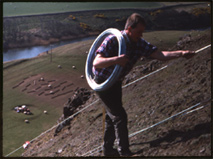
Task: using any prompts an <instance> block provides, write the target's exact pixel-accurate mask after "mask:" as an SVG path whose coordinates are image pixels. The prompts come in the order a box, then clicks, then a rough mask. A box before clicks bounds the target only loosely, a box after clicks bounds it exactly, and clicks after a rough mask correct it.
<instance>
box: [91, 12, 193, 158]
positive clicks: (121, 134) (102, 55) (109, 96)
mask: <svg viewBox="0 0 213 159" xmlns="http://www.w3.org/2000/svg"><path fill="white" fill-rule="evenodd" d="M145 27H146V24H145V20H144V19H143V18H142V16H141V15H139V14H137V13H134V14H132V15H131V16H129V18H128V19H127V21H126V25H125V29H124V30H123V31H121V33H122V34H123V36H124V38H125V41H126V54H125V55H120V56H118V41H117V38H116V36H115V35H109V36H107V37H106V38H105V40H104V42H103V43H102V44H101V46H100V47H99V48H98V49H97V51H96V57H95V59H94V61H93V73H94V75H95V81H96V82H97V83H99V84H100V83H102V82H104V81H105V80H106V79H107V78H108V77H109V76H110V74H111V73H112V71H113V69H114V66H115V65H116V64H118V65H120V66H122V67H123V71H122V73H121V75H120V77H119V79H118V80H117V81H116V82H115V84H114V85H112V86H111V87H110V88H109V89H107V90H105V91H98V92H97V94H98V95H99V97H100V99H101V100H102V101H103V103H104V107H105V109H106V117H105V118H106V120H105V121H106V123H105V124H106V126H105V134H104V145H103V152H104V156H132V155H133V153H132V152H131V151H130V149H129V139H128V129H127V114H126V111H125V110H124V108H123V106H122V80H123V79H124V77H125V75H127V74H128V73H129V72H130V70H131V69H132V68H133V66H134V64H135V63H136V62H137V60H138V59H140V58H141V57H149V58H153V59H158V60H162V61H166V60H171V59H175V58H179V57H186V58H188V57H192V56H193V55H195V52H194V51H189V50H186V51H183V50H178V51H160V50H158V48H157V47H156V46H153V45H151V44H150V43H149V42H147V41H145V40H144V39H143V38H142V35H143V32H144V30H145ZM116 138H117V141H118V149H117V150H116V149H114V148H113V145H114V141H115V139H116Z"/></svg>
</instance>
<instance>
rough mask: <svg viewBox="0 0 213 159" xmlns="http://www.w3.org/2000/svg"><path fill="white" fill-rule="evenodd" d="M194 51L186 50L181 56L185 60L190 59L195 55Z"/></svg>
mask: <svg viewBox="0 0 213 159" xmlns="http://www.w3.org/2000/svg"><path fill="white" fill-rule="evenodd" d="M195 54H196V53H195V51H190V50H186V51H183V52H182V56H183V57H185V58H186V59H190V58H192V57H193V56H194V55H195Z"/></svg>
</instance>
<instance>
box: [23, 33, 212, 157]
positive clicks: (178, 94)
mask: <svg viewBox="0 0 213 159" xmlns="http://www.w3.org/2000/svg"><path fill="white" fill-rule="evenodd" d="M210 43H211V35H210V31H209V34H206V35H204V36H197V37H194V38H192V39H190V40H189V41H184V40H183V39H182V41H179V42H177V45H175V46H174V47H173V48H170V49H172V50H175V49H180V47H181V49H192V50H197V49H199V48H201V47H204V46H206V45H208V44H210ZM180 44H181V45H180ZM166 65H168V67H167V68H165V69H164V70H162V71H159V72H157V73H155V74H152V75H150V76H149V77H147V78H145V79H143V80H140V81H138V82H136V83H134V84H132V85H130V86H128V87H126V88H123V105H124V108H125V109H126V111H127V114H128V127H129V134H130V135H132V137H130V149H131V150H132V151H133V152H134V153H135V155H137V156H146V157H147V156H150V157H151V156H205V157H206V156H211V49H210V48H208V49H206V50H204V51H202V52H201V53H198V54H197V55H196V56H194V57H193V58H191V59H184V58H179V59H176V60H173V61H169V62H159V61H156V60H149V61H145V64H144V65H139V66H137V67H135V68H134V69H133V70H132V71H131V73H130V74H129V75H128V76H126V79H125V80H124V82H123V84H124V85H126V84H128V83H130V82H132V81H134V80H136V79H138V78H139V77H142V76H144V75H146V74H148V73H150V72H153V71H155V70H157V69H159V68H161V67H163V66H166ZM97 100H98V98H97V96H96V95H95V93H94V92H92V95H91V97H90V99H89V100H88V101H87V102H86V103H85V104H83V105H81V106H80V107H78V110H77V111H79V110H82V109H83V108H85V110H84V111H82V112H81V113H79V114H77V115H75V117H74V118H73V119H72V120H71V121H70V124H68V125H67V126H65V127H64V128H63V129H62V130H61V131H60V132H59V133H58V134H57V135H55V136H54V134H55V128H54V129H52V130H51V131H49V132H47V133H45V134H44V135H42V136H41V137H39V138H37V139H36V140H34V141H33V142H32V143H30V145H29V147H28V148H27V149H26V150H25V152H24V153H23V154H22V156H24V157H38V156H39V157H40V156H43V157H74V156H102V152H101V151H97V150H100V148H99V149H97V150H96V151H94V153H87V152H89V151H91V150H94V149H95V148H98V147H99V146H101V144H102V136H103V130H102V125H103V123H102V114H103V113H102V103H101V102H100V101H97ZM95 101H97V102H95ZM93 102H95V103H93ZM91 103H93V104H92V105H90V104H91ZM199 103H200V104H199ZM196 104H197V107H195V108H194V109H197V108H198V109H197V110H196V111H191V112H189V111H187V112H186V113H183V114H181V115H179V116H176V117H174V118H172V119H170V120H168V121H165V122H161V121H163V120H164V119H167V118H169V117H171V116H173V115H177V113H179V112H181V111H183V110H185V109H187V108H190V107H191V106H196ZM87 106H88V107H87ZM201 106H202V107H201ZM194 109H193V110H194ZM159 122H160V123H159ZM156 123H159V124H158V125H156V126H155V127H153V128H150V129H148V130H144V131H143V132H141V133H138V134H135V135H133V133H134V132H137V131H140V130H142V129H144V128H147V127H149V126H151V125H153V124H156Z"/></svg>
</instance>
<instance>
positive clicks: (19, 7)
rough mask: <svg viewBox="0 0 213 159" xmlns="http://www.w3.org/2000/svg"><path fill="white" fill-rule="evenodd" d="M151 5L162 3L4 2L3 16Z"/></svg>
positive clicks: (147, 6) (156, 5) (158, 5)
mask: <svg viewBox="0 0 213 159" xmlns="http://www.w3.org/2000/svg"><path fill="white" fill-rule="evenodd" d="M151 7H161V4H160V3H158V2H122V3H121V2H42V3H41V2H18V3H17V2H4V3H3V16H17V15H32V14H44V13H58V12H68V11H82V10H98V9H116V8H151Z"/></svg>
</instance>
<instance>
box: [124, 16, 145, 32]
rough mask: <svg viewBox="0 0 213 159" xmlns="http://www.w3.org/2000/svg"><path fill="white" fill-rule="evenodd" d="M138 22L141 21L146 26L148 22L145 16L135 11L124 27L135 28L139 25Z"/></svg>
mask: <svg viewBox="0 0 213 159" xmlns="http://www.w3.org/2000/svg"><path fill="white" fill-rule="evenodd" d="M138 23H140V24H142V25H143V26H144V27H146V22H145V20H144V18H143V17H142V16H141V15H140V14H138V13H133V14H132V15H130V16H129V18H128V19H127V21H126V25H125V28H124V29H125V30H127V29H128V27H131V28H132V29H134V28H135V27H136V26H137V24H138Z"/></svg>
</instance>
